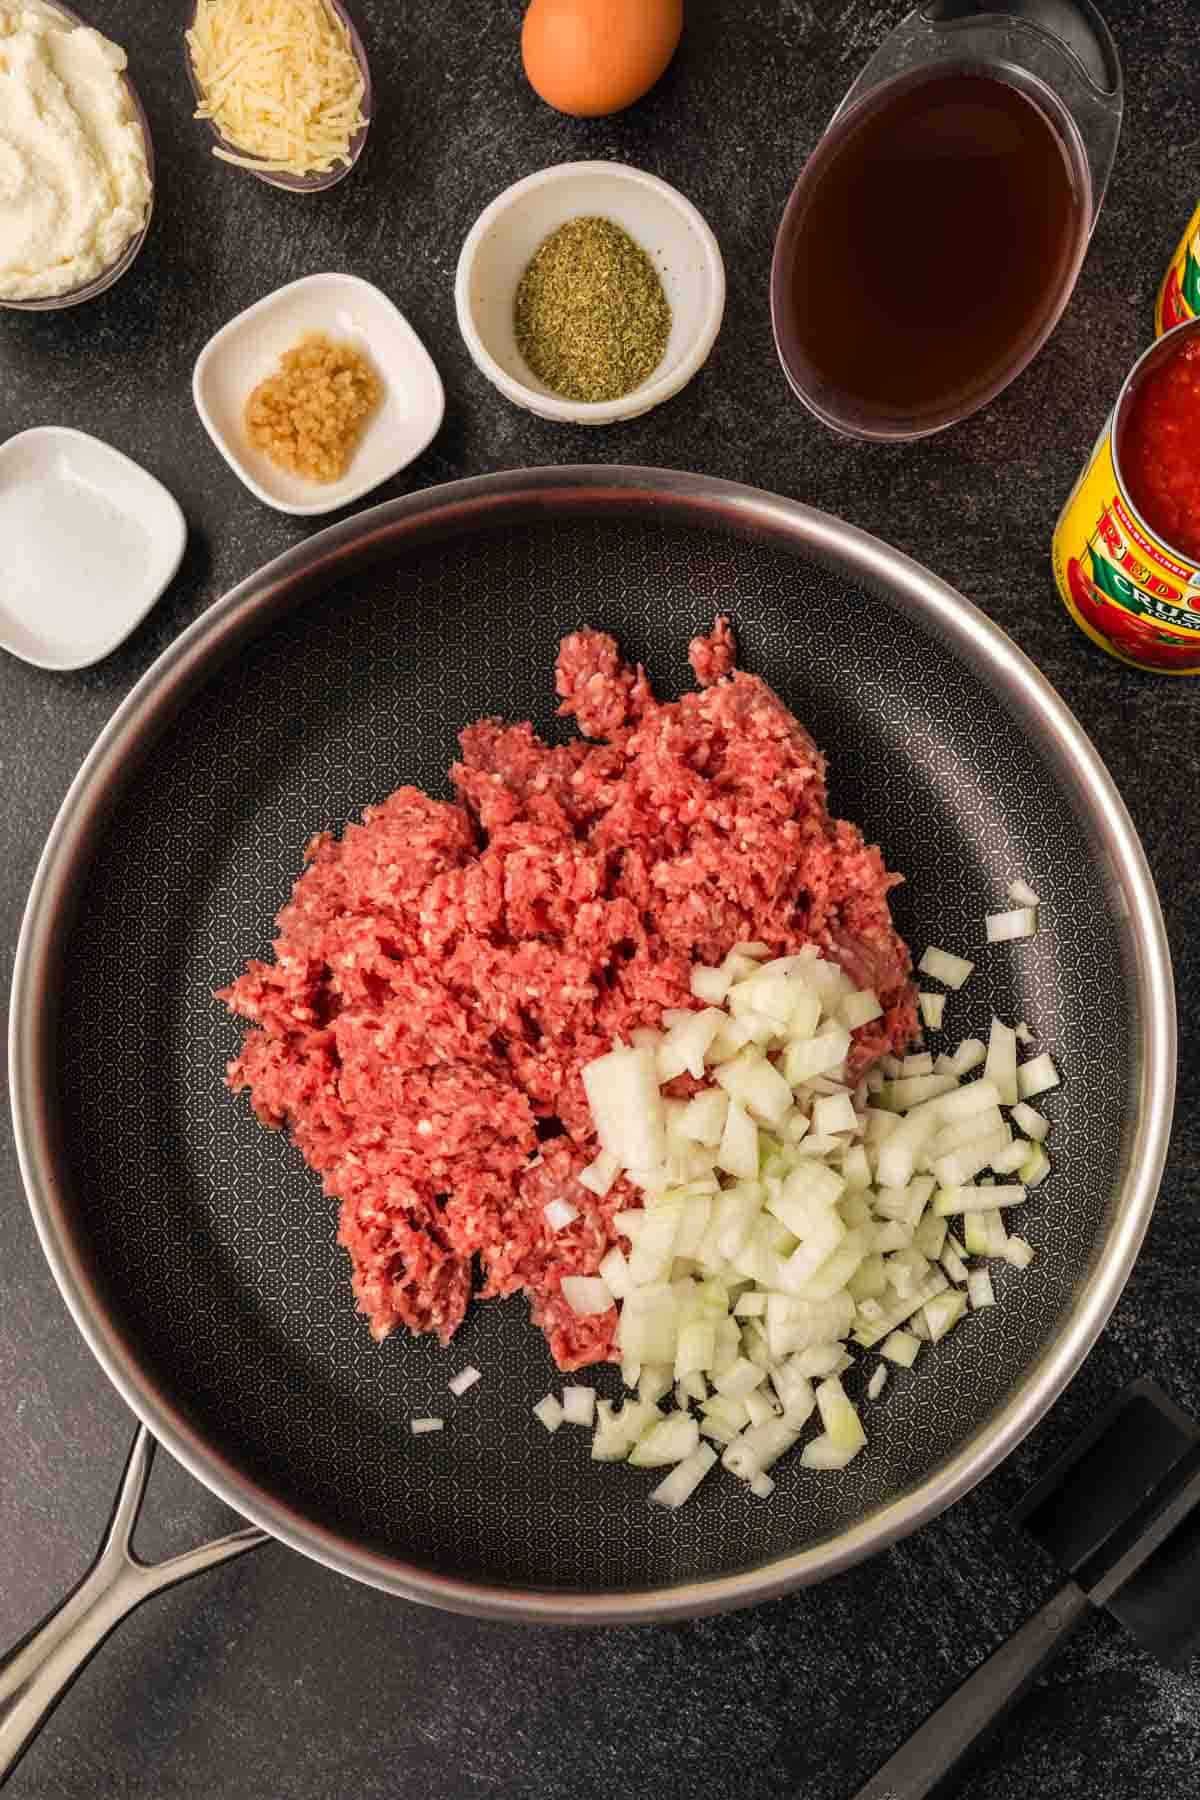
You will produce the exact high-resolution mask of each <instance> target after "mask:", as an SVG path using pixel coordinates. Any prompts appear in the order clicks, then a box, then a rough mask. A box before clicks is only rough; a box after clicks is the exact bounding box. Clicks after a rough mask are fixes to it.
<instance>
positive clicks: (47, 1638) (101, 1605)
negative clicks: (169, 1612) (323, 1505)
mask: <svg viewBox="0 0 1200 1800" xmlns="http://www.w3.org/2000/svg"><path fill="white" fill-rule="evenodd" d="M154 1449H155V1443H154V1439H153V1438H152V1437H151V1435H150V1433H149V1432H148V1431H147V1430H146V1427H145V1426H144V1425H140V1426H139V1427H138V1432H137V1436H136V1437H135V1438H134V1440H133V1448H132V1450H131V1451H130V1452H129V1461H128V1462H127V1463H126V1465H125V1473H124V1474H123V1475H122V1477H121V1486H120V1488H119V1490H118V1493H117V1498H116V1503H115V1505H114V1507H113V1514H112V1518H111V1520H110V1521H109V1526H108V1530H107V1531H106V1532H105V1535H104V1539H103V1542H102V1543H101V1545H100V1549H99V1550H98V1552H97V1554H96V1559H95V1561H94V1562H93V1564H92V1566H91V1568H90V1569H89V1570H88V1572H87V1574H86V1575H85V1576H84V1577H83V1580H82V1581H81V1582H79V1584H78V1586H76V1587H75V1588H73V1589H72V1591H71V1592H70V1593H69V1594H68V1595H67V1597H66V1599H65V1600H63V1601H62V1603H61V1604H60V1605H59V1606H57V1607H56V1608H55V1609H54V1611H53V1612H52V1613H50V1614H49V1615H48V1616H47V1617H46V1618H45V1619H43V1620H42V1622H41V1624H40V1625H35V1626H34V1628H33V1630H32V1631H31V1632H29V1634H28V1635H27V1636H26V1637H24V1638H22V1640H21V1642H20V1643H19V1644H17V1645H16V1646H15V1648H14V1649H12V1650H10V1651H9V1653H8V1655H7V1656H6V1657H4V1658H3V1659H0V1786H2V1785H3V1784H4V1782H5V1781H7V1779H8V1777H9V1776H10V1775H11V1774H12V1771H13V1770H14V1768H15V1767H16V1765H17V1763H18V1762H19V1761H20V1759H21V1757H22V1755H23V1754H24V1752H25V1750H26V1749H27V1748H28V1746H29V1744H30V1743H31V1742H32V1740H33V1739H34V1737H36V1735H37V1733H38V1732H39V1731H40V1730H41V1727H42V1726H43V1725H44V1724H45V1722H46V1720H47V1719H48V1718H49V1716H50V1714H51V1713H52V1712H53V1710H54V1708H55V1707H56V1706H57V1704H58V1702H59V1701H60V1700H61V1699H62V1697H63V1695H64V1694H65V1693H66V1691H67V1689H68V1688H69V1687H70V1685H71V1683H72V1682H73V1681H74V1679H75V1677H76V1676H77V1675H78V1674H79V1672H80V1670H81V1669H83V1668H84V1666H85V1665H86V1664H87V1663H88V1662H89V1661H90V1660H91V1658H92V1656H93V1655H94V1654H95V1652H96V1651H97V1650H98V1649H99V1648H100V1646H101V1644H102V1643H103V1642H104V1640H105V1638H106V1637H107V1636H108V1634H109V1632H110V1631H112V1630H113V1628H114V1627H115V1626H117V1625H119V1624H120V1622H121V1620H122V1619H124V1618H125V1617H126V1616H127V1615H128V1614H129V1613H131V1612H132V1611H133V1610H134V1608H135V1607H137V1606H140V1605H141V1603H142V1601H143V1600H148V1599H149V1598H150V1596H151V1594H157V1593H159V1592H161V1590H162V1589H163V1588H168V1587H174V1586H175V1584H176V1582H178V1581H187V1580H188V1578H189V1577H190V1576H192V1575H199V1574H200V1573H201V1572H202V1571H203V1570H204V1569H211V1568H213V1567H214V1566H215V1565H216V1564H217V1563H222V1562H227V1561H228V1560H229V1559H230V1557H234V1556H242V1555H243V1554H244V1553H245V1552H246V1551H247V1550H254V1549H256V1548H257V1546H258V1545H259V1544H266V1543H269V1542H270V1541H271V1540H270V1537H269V1535H268V1533H267V1532H265V1531H258V1530H256V1529H255V1528H254V1527H252V1526H246V1527H245V1529H244V1530H242V1531H234V1532H231V1533H230V1535H229V1536H228V1537H223V1538H217V1539H216V1540H215V1542H213V1543H211V1544H201V1545H199V1546H198V1547H197V1548H196V1549H195V1550H186V1551H184V1552H183V1554H182V1555H181V1556H173V1557H171V1558H170V1559H169V1560H168V1561H167V1562H161V1563H153V1564H148V1563H144V1562H142V1561H140V1560H139V1558H138V1557H137V1556H136V1555H135V1554H134V1551H133V1547H132V1542H131V1540H132V1538H133V1530H134V1526H135V1525H136V1523H137V1516H138V1512H139V1510H140V1508H141V1504H142V1498H143V1496H144V1494H145V1492H146V1482H147V1480H148V1478H149V1475H150V1465H151V1462H152V1461H153V1458H154Z"/></svg>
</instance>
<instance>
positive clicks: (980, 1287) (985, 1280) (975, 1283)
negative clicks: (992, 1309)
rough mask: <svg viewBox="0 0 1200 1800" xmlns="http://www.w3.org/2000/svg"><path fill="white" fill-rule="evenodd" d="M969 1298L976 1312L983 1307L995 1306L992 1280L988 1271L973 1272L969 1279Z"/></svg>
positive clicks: (976, 1270) (974, 1270)
mask: <svg viewBox="0 0 1200 1800" xmlns="http://www.w3.org/2000/svg"><path fill="white" fill-rule="evenodd" d="M967 1298H968V1300H969V1301H970V1302H971V1306H972V1308H973V1309H975V1310H976V1311H978V1309H979V1308H980V1307H982V1306H995V1304H996V1295H995V1292H994V1291H993V1288H992V1278H991V1276H990V1275H989V1273H988V1271H987V1270H986V1269H972V1270H971V1273H970V1274H969V1275H968V1277H967Z"/></svg>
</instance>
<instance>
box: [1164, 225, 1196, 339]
mask: <svg viewBox="0 0 1200 1800" xmlns="http://www.w3.org/2000/svg"><path fill="white" fill-rule="evenodd" d="M1198 314H1200V206H1198V207H1197V208H1196V210H1195V212H1194V213H1193V214H1192V216H1191V218H1190V219H1189V220H1188V227H1187V230H1186V231H1185V232H1184V234H1183V236H1182V238H1181V239H1180V241H1179V248H1178V249H1177V250H1176V252H1175V254H1174V256H1173V257H1172V258H1171V263H1170V267H1169V268H1168V269H1167V272H1166V274H1165V275H1164V276H1163V283H1162V286H1161V287H1160V288H1159V290H1158V299H1157V300H1156V301H1155V303H1154V335H1155V337H1161V336H1162V334H1163V332H1164V331H1173V330H1174V328H1175V327H1176V325H1183V324H1186V322H1187V321H1188V319H1194V318H1196V316H1197V315H1198Z"/></svg>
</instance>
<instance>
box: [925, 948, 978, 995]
mask: <svg viewBox="0 0 1200 1800" xmlns="http://www.w3.org/2000/svg"><path fill="white" fill-rule="evenodd" d="M974 967H975V964H974V963H973V962H968V961H967V959H966V957H964V956H954V955H952V953H951V952H950V951H949V950H939V949H937V947H936V946H934V945H931V946H930V948H929V949H928V950H926V952H925V954H924V956H923V957H922V958H921V960H920V962H919V963H918V964H917V968H918V969H919V970H920V972H921V974H922V975H932V977H933V979H934V980H935V981H940V982H943V983H944V984H945V986H946V987H948V988H960V987H961V986H962V985H963V983H964V981H966V979H967V977H968V976H969V975H970V973H971V971H972V969H973V968H974Z"/></svg>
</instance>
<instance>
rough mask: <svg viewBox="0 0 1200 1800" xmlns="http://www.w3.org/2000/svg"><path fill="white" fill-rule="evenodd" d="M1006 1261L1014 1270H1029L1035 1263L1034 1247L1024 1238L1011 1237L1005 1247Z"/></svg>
mask: <svg viewBox="0 0 1200 1800" xmlns="http://www.w3.org/2000/svg"><path fill="white" fill-rule="evenodd" d="M1004 1260H1005V1262H1008V1263H1011V1264H1012V1266H1013V1268H1014V1269H1027V1268H1028V1267H1029V1265H1030V1263H1031V1262H1032V1261H1033V1247H1032V1245H1030V1244H1029V1243H1027V1242H1026V1240H1025V1239H1024V1238H1023V1237H1010V1238H1009V1240H1008V1242H1007V1244H1006V1245H1005V1246H1004Z"/></svg>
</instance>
